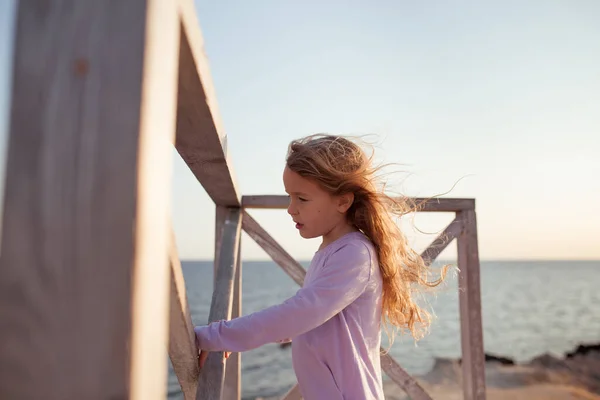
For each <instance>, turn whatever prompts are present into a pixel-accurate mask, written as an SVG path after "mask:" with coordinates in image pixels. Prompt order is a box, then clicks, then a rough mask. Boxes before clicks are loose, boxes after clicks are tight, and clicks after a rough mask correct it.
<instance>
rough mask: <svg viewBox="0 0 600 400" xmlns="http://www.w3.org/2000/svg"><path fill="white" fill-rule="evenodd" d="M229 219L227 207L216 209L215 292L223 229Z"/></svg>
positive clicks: (217, 207)
mask: <svg viewBox="0 0 600 400" xmlns="http://www.w3.org/2000/svg"><path fill="white" fill-rule="evenodd" d="M226 217H227V207H225V206H216V207H215V256H214V260H213V290H214V288H215V283H216V281H217V269H218V268H219V257H220V254H221V243H222V242H223V228H224V227H225V218H226Z"/></svg>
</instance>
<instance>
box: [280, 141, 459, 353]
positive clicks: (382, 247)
mask: <svg viewBox="0 0 600 400" xmlns="http://www.w3.org/2000/svg"><path fill="white" fill-rule="evenodd" d="M372 158H373V156H372V155H371V156H369V157H367V155H366V154H365V152H364V151H363V149H362V148H361V147H360V146H359V145H357V144H356V143H354V142H353V141H351V140H349V139H346V138H344V137H340V136H329V135H321V134H319V135H312V136H308V137H306V138H303V139H299V140H294V141H292V142H291V143H290V145H289V149H288V155H287V160H286V162H287V166H288V168H290V169H291V170H292V171H294V172H296V173H298V174H299V175H300V176H302V177H304V178H307V179H311V180H313V181H314V182H316V183H317V184H319V186H320V187H321V188H323V189H324V190H325V191H327V192H328V193H330V194H331V195H334V196H335V195H341V194H345V193H353V194H354V202H353V203H352V205H351V206H350V208H349V209H348V212H347V214H346V217H347V218H348V221H349V223H351V224H352V225H354V226H355V227H356V228H357V229H358V230H359V231H361V232H362V233H364V234H365V235H366V236H367V237H368V238H369V239H370V240H371V242H372V243H373V245H374V246H375V249H376V251H377V257H378V260H379V268H380V270H381V276H382V278H383V300H382V321H383V323H384V326H385V328H386V332H388V335H389V330H388V328H389V326H390V325H391V327H392V333H393V334H392V336H391V337H390V339H391V341H392V342H393V336H394V335H395V333H396V332H397V331H398V330H400V331H402V332H405V331H407V330H408V331H410V333H411V334H412V336H413V337H414V338H415V339H416V340H418V339H420V338H421V337H422V336H423V334H424V333H425V332H426V330H427V327H428V326H429V324H430V322H431V318H430V314H429V313H428V312H427V310H425V309H424V308H422V307H421V306H419V305H418V304H417V303H416V301H415V297H414V294H415V292H417V291H419V290H420V289H423V288H430V287H434V286H437V285H438V284H440V283H441V282H442V281H443V280H444V277H445V273H446V269H447V268H444V269H442V273H441V275H440V277H439V278H438V279H437V280H432V281H430V280H429V276H430V275H431V274H430V269H429V267H428V265H427V263H426V262H425V260H423V258H422V257H421V256H420V255H419V254H418V253H417V252H415V251H414V250H413V249H412V248H411V247H410V245H409V243H408V241H407V239H406V237H405V236H404V234H403V233H402V232H401V230H400V228H399V227H398V225H397V223H396V222H395V221H394V218H393V217H394V216H396V217H401V216H402V215H405V214H407V213H410V212H412V211H415V210H416V207H415V206H414V204H413V203H412V202H411V201H410V200H409V199H407V198H405V197H401V198H397V197H391V196H388V195H386V194H385V193H384V191H383V189H384V187H383V185H378V182H379V181H380V180H379V179H378V177H377V176H376V173H377V172H378V171H379V170H380V169H381V167H378V168H375V167H373V166H372Z"/></svg>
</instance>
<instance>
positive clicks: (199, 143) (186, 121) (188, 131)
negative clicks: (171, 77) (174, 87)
mask: <svg viewBox="0 0 600 400" xmlns="http://www.w3.org/2000/svg"><path fill="white" fill-rule="evenodd" d="M177 4H178V8H179V15H180V18H181V47H180V53H179V91H178V99H177V136H176V140H175V147H176V149H177V151H178V152H179V154H180V155H181V157H182V158H183V160H184V161H185V162H186V164H187V165H188V167H189V168H190V170H191V171H192V173H193V174H194V176H196V178H197V179H198V181H199V182H200V183H201V184H202V186H203V187H204V189H205V190H206V192H207V193H208V195H209V196H210V198H211V199H212V200H213V201H214V203H215V204H216V205H221V206H239V205H240V195H239V193H238V190H237V185H236V181H235V177H234V172H233V167H232V163H231V161H230V157H229V153H228V151H227V135H226V134H225V131H224V129H223V127H222V123H221V117H220V115H219V107H218V105H217V98H216V95H215V91H214V87H213V83H212V78H211V74H210V68H209V65H208V60H207V58H206V54H205V53H204V41H203V39H202V33H201V31H200V25H199V24H198V19H197V17H196V10H195V7H194V3H193V1H192V0H179V1H178V2H177Z"/></svg>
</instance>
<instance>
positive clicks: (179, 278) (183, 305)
mask: <svg viewBox="0 0 600 400" xmlns="http://www.w3.org/2000/svg"><path fill="white" fill-rule="evenodd" d="M171 237H172V239H171V249H170V253H169V265H170V269H171V312H170V318H169V319H170V323H169V326H170V329H169V331H170V334H169V357H170V358H171V364H172V365H173V371H175V375H177V379H178V380H179V385H180V386H181V390H182V391H183V396H184V398H185V400H193V399H195V398H196V391H197V388H198V372H199V370H198V351H197V348H196V337H195V334H194V325H193V323H192V318H191V316H190V311H189V307H188V302H187V295H186V290H185V281H184V278H183V272H182V271H181V262H180V261H179V256H178V255H177V247H176V243H175V236H174V234H173V232H171Z"/></svg>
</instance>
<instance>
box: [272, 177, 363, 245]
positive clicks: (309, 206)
mask: <svg viewBox="0 0 600 400" xmlns="http://www.w3.org/2000/svg"><path fill="white" fill-rule="evenodd" d="M283 184H284V186H285V191H286V192H287V193H288V194H289V195H290V205H289V206H288V213H289V214H290V215H291V216H292V219H293V220H294V222H295V223H296V229H298V231H299V232H300V236H302V237H303V238H305V239H309V238H315V237H319V236H323V243H324V244H325V243H326V242H331V241H333V240H335V239H337V237H336V236H341V235H343V234H345V233H347V231H348V228H349V226H350V225H349V224H348V222H347V221H346V211H348V208H350V206H351V205H352V200H353V196H352V195H350V194H348V195H341V196H332V195H330V194H329V193H327V192H326V191H325V190H323V189H322V188H321V187H320V186H319V185H318V184H317V183H316V182H313V181H312V180H310V179H307V178H304V177H302V176H300V175H299V174H297V173H296V172H294V171H292V170H291V169H289V168H288V167H286V168H285V170H284V171H283Z"/></svg>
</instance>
